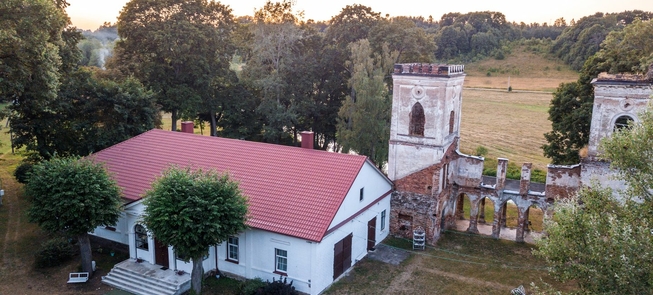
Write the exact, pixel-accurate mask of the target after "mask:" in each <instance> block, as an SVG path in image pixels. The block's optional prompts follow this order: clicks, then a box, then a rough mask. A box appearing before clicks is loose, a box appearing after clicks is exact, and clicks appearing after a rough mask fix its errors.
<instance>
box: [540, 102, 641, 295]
mask: <svg viewBox="0 0 653 295" xmlns="http://www.w3.org/2000/svg"><path fill="white" fill-rule="evenodd" d="M640 118H641V122H639V123H637V124H634V125H631V126H630V128H623V129H621V130H618V131H616V132H614V133H613V134H612V136H611V137H610V138H606V139H605V140H604V141H603V142H602V143H601V148H600V150H602V151H603V153H602V154H601V156H602V157H603V158H604V159H606V160H608V161H610V162H611V167H612V168H615V169H616V170H617V171H618V175H617V178H619V179H622V180H624V181H625V182H626V183H627V185H628V189H627V190H626V191H623V192H617V193H618V194H619V196H620V198H621V199H620V200H617V199H616V198H615V197H614V193H613V192H612V190H611V189H603V188H601V186H600V184H598V183H593V184H592V187H591V188H583V189H582V190H581V191H580V192H579V193H578V196H574V197H573V198H571V199H569V200H563V201H560V202H558V203H556V205H555V213H554V214H555V218H554V219H553V220H551V221H549V222H547V223H545V230H546V232H547V237H546V238H544V239H542V240H541V241H539V242H538V245H539V250H538V251H536V254H537V255H539V256H541V257H544V258H545V259H546V260H547V261H548V263H549V264H550V265H551V269H550V272H551V274H552V275H553V277H555V278H556V279H558V280H561V281H575V282H577V284H578V286H579V288H580V289H581V291H583V292H585V293H586V294H645V293H650V290H651V288H652V287H653V234H652V233H651V227H652V226H653V212H652V211H651V207H652V206H653V196H652V195H651V188H652V187H653V177H652V175H653V159H652V158H651V154H653V142H652V141H651V138H653V105H649V107H648V109H647V111H646V112H645V113H643V114H641V116H640Z"/></svg>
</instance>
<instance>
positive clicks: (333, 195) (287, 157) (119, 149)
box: [92, 129, 366, 242]
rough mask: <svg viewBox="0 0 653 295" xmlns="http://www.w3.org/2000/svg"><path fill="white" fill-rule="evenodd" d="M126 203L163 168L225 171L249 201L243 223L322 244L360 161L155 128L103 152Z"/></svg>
mask: <svg viewBox="0 0 653 295" xmlns="http://www.w3.org/2000/svg"><path fill="white" fill-rule="evenodd" d="M92 157H94V158H95V159H96V160H97V161H99V162H104V163H105V164H106V167H107V169H108V170H109V171H110V172H111V173H112V176H113V177H114V179H116V181H117V182H118V185H120V186H121V187H122V189H123V197H124V198H125V199H126V200H127V201H128V202H132V201H136V200H139V199H141V197H142V196H143V194H144V193H145V191H146V190H148V189H150V187H151V184H152V182H153V181H154V180H155V179H156V178H157V177H158V176H160V175H161V172H162V171H163V170H165V169H166V168H167V167H169V166H170V165H179V166H180V167H187V166H189V165H190V166H191V167H193V168H202V169H211V168H212V169H215V170H217V171H219V172H228V173H229V174H230V176H232V177H233V179H235V180H237V181H238V182H239V184H240V189H241V190H242V192H243V194H244V195H245V196H247V198H248V202H249V214H250V216H249V220H248V225H249V226H251V227H253V228H258V229H263V230H267V231H272V232H276V233H280V234H284V235H289V236H294V237H298V238H302V239H306V240H311V241H318V242H319V241H321V240H322V237H323V236H324V234H325V233H326V231H327V228H328V227H329V224H330V223H331V221H332V220H333V218H334V216H335V214H336V212H337V211H338V208H339V207H340V204H341V203H342V201H343V200H344V198H345V196H346V195H347V192H348V191H349V188H350V187H351V185H352V183H353V182H354V179H355V178H356V176H357V175H358V172H359V171H360V169H361V167H362V166H363V164H364V163H365V161H366V157H364V156H357V155H348V154H338V153H330V152H325V151H319V150H309V149H303V148H298V147H289V146H282V145H274V144H266V143H259V142H251V141H244V140H235V139H227V138H220V137H208V136H201V135H195V134H189V133H182V132H172V131H163V130H159V129H154V130H151V131H148V132H146V133H143V134H141V135H139V136H136V137H134V138H131V139H129V140H126V141H124V142H122V143H119V144H116V145H114V146H112V147H109V148H107V149H104V150H102V151H100V152H98V153H96V154H94V155H93V156H92Z"/></svg>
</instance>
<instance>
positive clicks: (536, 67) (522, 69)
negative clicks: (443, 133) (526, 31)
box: [464, 43, 578, 92]
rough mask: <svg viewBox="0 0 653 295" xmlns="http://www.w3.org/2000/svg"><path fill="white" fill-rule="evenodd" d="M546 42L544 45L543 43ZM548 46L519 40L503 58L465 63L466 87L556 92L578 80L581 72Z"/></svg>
mask: <svg viewBox="0 0 653 295" xmlns="http://www.w3.org/2000/svg"><path fill="white" fill-rule="evenodd" d="M541 46H544V45H541ZM543 52H546V51H544V48H539V47H537V46H532V45H527V44H524V43H516V44H515V45H514V46H513V49H512V50H511V52H510V53H506V54H505V55H504V58H503V59H496V58H492V57H489V58H487V59H484V60H481V61H478V62H472V63H468V64H465V73H467V77H466V78H465V84H464V85H465V87H472V88H496V89H502V90H505V89H508V80H509V79H510V86H512V89H513V90H535V91H546V92H553V91H554V90H555V88H556V87H558V85H560V83H562V82H573V81H576V80H578V73H577V72H576V71H574V70H572V69H571V68H570V67H569V66H568V65H566V64H565V63H564V62H563V61H562V60H560V59H558V58H556V57H553V56H551V55H550V54H547V53H543Z"/></svg>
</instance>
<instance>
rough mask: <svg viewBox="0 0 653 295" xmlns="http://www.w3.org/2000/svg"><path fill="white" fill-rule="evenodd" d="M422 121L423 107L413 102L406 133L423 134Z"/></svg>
mask: <svg viewBox="0 0 653 295" xmlns="http://www.w3.org/2000/svg"><path fill="white" fill-rule="evenodd" d="M424 121H425V119H424V108H423V107H422V105H421V104H420V103H419V102H418V103H415V105H414V106H413V109H412V110H411V111H410V125H409V126H408V129H409V130H408V134H410V135H418V136H424Z"/></svg>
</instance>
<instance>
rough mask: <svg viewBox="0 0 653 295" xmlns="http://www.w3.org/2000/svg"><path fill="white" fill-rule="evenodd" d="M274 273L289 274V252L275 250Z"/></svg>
mask: <svg viewBox="0 0 653 295" xmlns="http://www.w3.org/2000/svg"><path fill="white" fill-rule="evenodd" d="M274 271H276V272H281V273H287V272H288V251H287V250H283V249H278V248H274Z"/></svg>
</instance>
